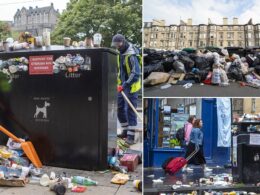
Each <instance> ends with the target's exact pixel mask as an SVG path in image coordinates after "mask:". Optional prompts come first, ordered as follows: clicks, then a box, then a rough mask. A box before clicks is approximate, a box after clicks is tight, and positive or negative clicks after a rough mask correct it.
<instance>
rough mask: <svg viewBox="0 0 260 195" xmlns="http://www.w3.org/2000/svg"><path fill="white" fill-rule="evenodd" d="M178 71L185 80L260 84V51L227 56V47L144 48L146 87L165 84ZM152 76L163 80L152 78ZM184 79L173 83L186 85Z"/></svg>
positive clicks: (223, 84) (222, 83) (205, 82)
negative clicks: (214, 49)
mask: <svg viewBox="0 0 260 195" xmlns="http://www.w3.org/2000/svg"><path fill="white" fill-rule="evenodd" d="M161 73H165V74H162V76H161ZM177 73H178V74H180V73H181V74H185V77H184V79H183V81H186V83H204V84H209V85H220V86H228V85H229V82H230V81H238V82H246V83H248V84H252V85H254V86H256V87H260V53H255V54H247V55H246V56H239V55H237V54H234V53H233V54H232V55H229V53H228V51H227V50H226V49H220V50H219V51H217V52H216V51H215V52H211V51H208V50H205V51H200V50H194V51H193V50H191V51H189V50H182V51H158V50H154V49H147V48H146V49H144V79H145V81H144V84H145V86H149V85H155V84H160V83H165V82H167V81H168V80H169V78H170V77H171V75H174V74H177ZM155 77H156V78H159V77H160V78H161V77H163V78H164V79H162V78H161V79H158V81H154V78H155ZM183 81H182V82H181V83H178V82H177V83H176V84H185V82H184V83H183Z"/></svg>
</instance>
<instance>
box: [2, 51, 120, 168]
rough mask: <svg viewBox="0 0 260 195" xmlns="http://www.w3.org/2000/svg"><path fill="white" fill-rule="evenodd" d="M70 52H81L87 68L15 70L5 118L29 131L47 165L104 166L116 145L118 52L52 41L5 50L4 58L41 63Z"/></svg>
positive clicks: (9, 125) (11, 125) (17, 128)
mask: <svg viewBox="0 0 260 195" xmlns="http://www.w3.org/2000/svg"><path fill="white" fill-rule="evenodd" d="M67 54H71V55H76V54H80V55H81V56H82V57H83V58H84V59H85V62H84V63H86V61H87V64H88V66H87V69H86V70H79V71H78V72H75V73H68V72H67V71H62V70H61V71H60V72H59V73H55V74H52V73H50V71H49V70H48V68H46V70H47V71H46V70H45V68H44V66H46V67H47V66H48V65H50V64H48V63H49V62H48V63H46V64H45V65H43V67H40V68H39V67H38V71H37V68H35V69H34V70H33V71H31V72H28V71H27V72H17V73H15V76H14V79H13V81H12V82H11V90H10V91H9V92H5V93H3V92H1V96H0V97H1V99H0V110H1V112H0V113H1V114H2V117H1V123H2V124H3V125H4V126H5V127H6V128H8V129H9V130H10V131H11V132H13V133H14V134H16V135H18V136H20V137H25V136H27V137H28V138H29V139H30V140H31V141H32V142H33V144H34V146H35V148H36V150H37V152H38V154H39V157H40V159H41V160H42V162H43V164H44V165H50V166H59V167H67V168H75V169H85V170H102V169H105V168H106V167H107V157H108V155H110V154H111V153H112V152H113V148H115V146H116V129H117V128H116V126H117V114H116V113H117V110H116V105H117V103H116V95H117V91H116V63H117V60H116V59H117V58H116V55H117V54H116V52H115V51H113V50H110V49H107V48H91V49H87V48H72V47H71V48H65V47H63V46H52V47H50V48H45V47H44V48H41V49H32V50H21V51H13V52H3V53H0V59H1V60H7V59H10V58H17V57H22V56H24V57H26V58H28V59H29V58H31V59H32V60H33V59H34V60H35V59H36V60H35V62H36V65H37V63H38V62H42V60H43V61H44V60H47V61H52V59H53V61H54V60H56V59H57V58H59V57H60V56H66V55H67ZM32 56H34V57H32ZM51 63H52V62H51ZM34 65H35V64H34ZM29 66H31V64H30V65H29ZM29 68H32V67H29ZM44 71H45V72H44ZM2 144H5V143H2Z"/></svg>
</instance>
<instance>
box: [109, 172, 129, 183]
mask: <svg viewBox="0 0 260 195" xmlns="http://www.w3.org/2000/svg"><path fill="white" fill-rule="evenodd" d="M128 180H129V176H128V175H127V174H123V173H118V174H116V175H115V176H114V177H113V178H112V180H111V183H113V184H119V185H124V184H125V183H126V182H127V181H128Z"/></svg>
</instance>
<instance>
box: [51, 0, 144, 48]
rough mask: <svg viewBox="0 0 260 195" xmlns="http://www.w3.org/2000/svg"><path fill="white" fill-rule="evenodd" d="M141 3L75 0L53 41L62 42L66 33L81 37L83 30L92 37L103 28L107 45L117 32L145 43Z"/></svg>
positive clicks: (54, 34) (139, 42)
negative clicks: (142, 30)
mask: <svg viewBox="0 0 260 195" xmlns="http://www.w3.org/2000/svg"><path fill="white" fill-rule="evenodd" d="M141 3H142V0H125V1H122V0H71V1H70V2H69V3H68V4H67V9H66V10H65V11H64V12H63V13H62V14H61V16H60V18H59V21H58V24H57V26H56V28H55V30H54V32H53V34H52V39H53V42H54V43H55V44H62V42H63V37H66V36H68V37H71V38H72V40H76V41H78V40H79V39H80V36H79V34H85V35H86V37H92V36H93V35H94V34H95V33H97V32H99V33H101V34H102V36H103V40H104V42H103V45H104V46H107V47H108V46H110V44H111V39H112V37H113V35H115V34H117V33H121V34H123V35H125V36H126V38H127V39H128V40H130V41H131V42H132V43H134V44H137V45H141V43H142V33H141V29H142V7H141Z"/></svg>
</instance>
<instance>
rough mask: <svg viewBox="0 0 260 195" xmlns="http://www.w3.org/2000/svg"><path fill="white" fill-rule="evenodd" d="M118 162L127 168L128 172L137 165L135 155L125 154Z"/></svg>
mask: <svg viewBox="0 0 260 195" xmlns="http://www.w3.org/2000/svg"><path fill="white" fill-rule="evenodd" d="M120 162H121V165H122V166H126V167H127V169H128V171H134V170H135V169H136V168H137V165H138V156H137V154H125V155H124V156H123V157H122V158H121V159H120Z"/></svg>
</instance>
